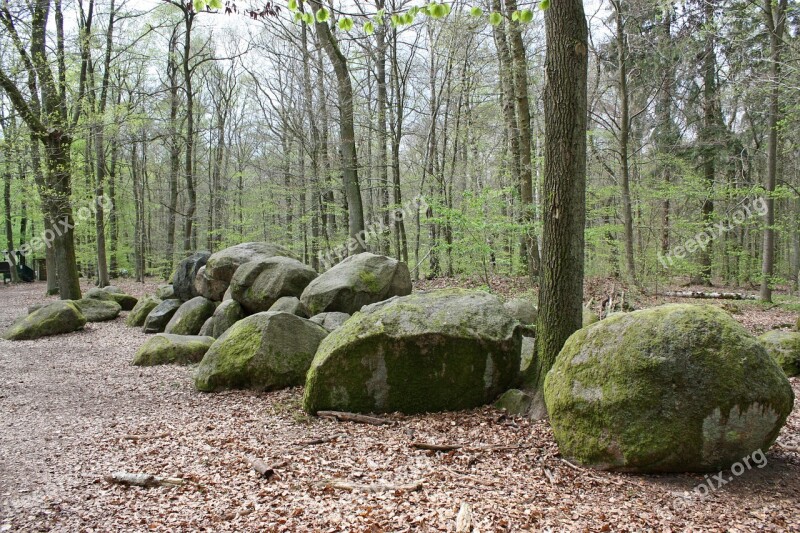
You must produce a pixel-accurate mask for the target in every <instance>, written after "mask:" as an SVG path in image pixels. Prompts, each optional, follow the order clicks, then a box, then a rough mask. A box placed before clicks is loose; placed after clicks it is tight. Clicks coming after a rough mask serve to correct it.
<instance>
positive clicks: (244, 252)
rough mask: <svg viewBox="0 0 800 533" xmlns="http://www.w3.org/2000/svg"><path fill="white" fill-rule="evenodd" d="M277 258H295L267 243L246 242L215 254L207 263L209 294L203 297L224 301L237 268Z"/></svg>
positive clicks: (207, 288) (279, 247)
mask: <svg viewBox="0 0 800 533" xmlns="http://www.w3.org/2000/svg"><path fill="white" fill-rule="evenodd" d="M275 256H283V257H293V256H292V253H291V252H289V251H288V250H286V249H285V248H283V247H281V246H276V245H274V244H269V243H266V242H245V243H242V244H237V245H236V246H231V247H230V248H225V249H224V250H220V251H218V252H215V253H214V254H212V255H211V257H209V258H208V262H207V263H206V271H205V277H206V290H207V291H208V292H207V293H206V294H203V296H205V297H206V298H208V299H210V300H214V301H220V300H222V298H223V296H224V294H225V291H226V290H227V288H228V285H229V284H230V282H231V278H232V277H233V274H234V272H236V269H237V268H239V267H240V266H241V265H243V264H245V263H249V262H251V261H255V262H259V261H264V260H265V259H269V258H270V257H275Z"/></svg>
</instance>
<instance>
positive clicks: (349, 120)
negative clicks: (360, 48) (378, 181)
mask: <svg viewBox="0 0 800 533" xmlns="http://www.w3.org/2000/svg"><path fill="white" fill-rule="evenodd" d="M310 3H311V9H312V11H313V12H314V15H315V17H314V18H315V20H316V14H317V12H318V11H319V10H320V8H321V7H322V6H321V4H320V3H319V2H318V1H317V0H311V2H310ZM314 27H315V28H316V30H317V35H318V37H319V40H320V42H321V43H322V46H323V48H324V49H325V53H326V54H327V55H328V59H329V60H330V62H331V63H332V64H333V70H334V72H335V73H336V82H337V89H338V96H339V136H340V139H339V143H340V147H341V151H342V176H343V180H344V189H345V196H346V198H347V213H348V233H349V235H350V238H351V239H353V240H354V241H351V246H350V247H349V251H350V252H352V253H354V254H358V253H361V252H363V251H364V250H365V248H364V244H363V235H364V208H363V206H362V203H361V189H360V187H359V183H358V158H357V156H356V142H355V141H356V133H355V119H354V115H353V83H352V81H351V80H350V70H349V69H348V66H347V58H345V57H344V54H342V51H341V50H340V49H339V43H338V41H337V40H336V37H335V36H334V35H333V34H332V33H331V30H330V28H329V27H328V25H327V24H326V23H325V22H315V24H314Z"/></svg>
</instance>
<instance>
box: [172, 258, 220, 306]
mask: <svg viewBox="0 0 800 533" xmlns="http://www.w3.org/2000/svg"><path fill="white" fill-rule="evenodd" d="M209 257H211V252H206V251H201V252H196V253H194V254H192V255H191V256H189V257H187V258H186V259H183V260H182V261H181V262H180V263H178V268H177V269H175V274H174V278H173V280H172V286H173V288H174V289H175V296H176V297H178V299H180V300H183V301H188V300H191V299H192V298H194V297H195V296H198V293H197V290H196V289H195V286H194V280H195V277H197V271H198V270H200V269H201V268H202V267H203V266H204V265H205V264H206V261H208V259H209Z"/></svg>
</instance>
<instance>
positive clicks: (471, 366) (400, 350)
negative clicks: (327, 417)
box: [303, 289, 521, 413]
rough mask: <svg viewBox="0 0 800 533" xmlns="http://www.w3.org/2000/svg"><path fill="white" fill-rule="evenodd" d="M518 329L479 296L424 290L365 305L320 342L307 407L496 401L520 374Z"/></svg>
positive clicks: (443, 406)
mask: <svg viewBox="0 0 800 533" xmlns="http://www.w3.org/2000/svg"><path fill="white" fill-rule="evenodd" d="M517 326H518V322H517V321H516V320H515V319H514V318H512V317H511V316H509V315H508V314H506V312H505V311H504V309H503V305H502V303H501V302H500V301H499V300H498V299H497V298H496V297H494V296H492V295H490V294H488V293H485V292H481V291H467V290H461V289H446V290H436V291H429V292H419V293H415V294H412V295H410V296H404V297H396V298H392V299H391V300H388V301H385V302H381V303H378V304H374V305H370V306H367V307H365V308H364V309H362V311H361V312H359V313H356V314H355V315H353V316H352V317H351V318H350V319H349V320H348V321H347V322H345V323H344V325H343V326H342V327H340V328H338V329H336V330H335V331H333V332H331V334H330V335H329V336H328V337H327V338H326V339H325V340H324V341H323V342H322V344H321V345H320V347H319V350H318V351H317V355H316V357H314V361H313V363H312V364H311V368H310V370H309V372H308V376H307V379H306V390H305V396H304V398H303V408H304V409H306V410H307V411H309V412H312V413H315V412H317V411H319V410H324V409H333V410H340V411H355V412H391V411H401V412H403V413H420V412H430V411H445V410H457V409H469V408H472V407H476V406H479V405H483V404H487V403H490V402H492V401H493V400H494V399H495V398H496V397H497V396H498V395H499V394H500V393H501V392H503V391H505V390H506V389H508V388H509V386H510V385H512V384H513V383H514V381H515V380H516V379H517V377H518V375H519V364H520V363H519V361H520V360H519V357H520V343H521V336H520V332H519V329H518V327H517Z"/></svg>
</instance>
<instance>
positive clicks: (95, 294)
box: [83, 287, 117, 302]
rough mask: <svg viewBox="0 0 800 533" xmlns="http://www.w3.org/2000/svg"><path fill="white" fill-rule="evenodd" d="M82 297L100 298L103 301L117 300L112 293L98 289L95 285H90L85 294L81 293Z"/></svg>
mask: <svg viewBox="0 0 800 533" xmlns="http://www.w3.org/2000/svg"><path fill="white" fill-rule="evenodd" d="M83 297H84V298H92V299H94V300H102V301H105V302H116V301H117V300H116V299H115V298H114V294H113V293H110V292H108V291H104V290H103V289H99V288H97V287H92V288H91V289H89V290H88V291H86V294H84V295H83Z"/></svg>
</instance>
